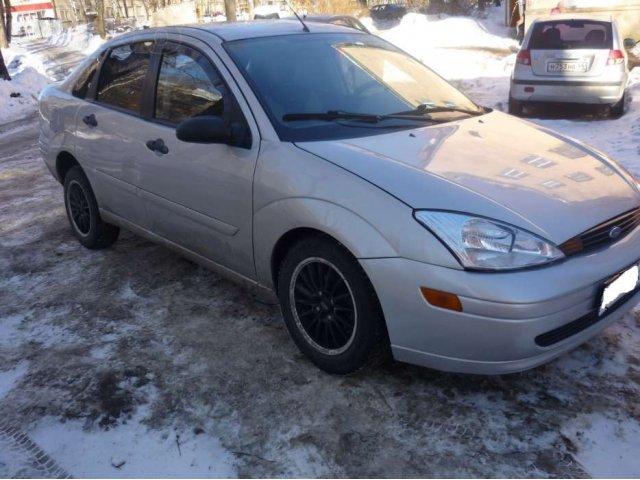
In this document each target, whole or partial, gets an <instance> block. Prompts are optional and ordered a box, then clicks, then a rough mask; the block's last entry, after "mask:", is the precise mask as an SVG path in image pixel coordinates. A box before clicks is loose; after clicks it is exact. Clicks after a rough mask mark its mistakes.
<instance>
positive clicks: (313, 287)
mask: <svg viewBox="0 0 640 480" xmlns="http://www.w3.org/2000/svg"><path fill="white" fill-rule="evenodd" d="M289 297H290V298H289V301H290V302H291V305H292V306H293V316H294V319H295V321H296V324H297V326H298V328H299V329H300V331H301V332H302V334H303V335H304V336H305V337H306V340H307V341H308V342H309V344H311V345H312V346H313V347H315V348H316V349H317V350H318V351H320V352H322V353H324V354H326V355H338V354H340V353H342V352H344V351H345V350H346V349H348V348H349V346H350V345H351V343H352V342H353V339H354V336H355V332H356V326H357V322H358V313H357V311H356V306H355V301H354V299H353V293H352V292H351V288H350V287H349V284H348V283H347V281H346V280H345V278H344V276H343V275H342V274H341V273H340V271H339V270H338V269H337V268H336V267H335V266H334V265H333V264H332V263H331V262H329V261H327V260H325V259H323V258H318V257H312V258H309V259H307V260H305V261H303V262H301V263H300V264H299V265H298V266H297V267H296V269H295V271H294V272H293V276H292V278H291V283H290V287H289Z"/></svg>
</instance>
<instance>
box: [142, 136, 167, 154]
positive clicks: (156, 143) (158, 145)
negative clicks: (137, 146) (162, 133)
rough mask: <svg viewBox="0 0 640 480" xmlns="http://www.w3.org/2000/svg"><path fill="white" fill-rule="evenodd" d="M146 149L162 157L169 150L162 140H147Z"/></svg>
mask: <svg viewBox="0 0 640 480" xmlns="http://www.w3.org/2000/svg"><path fill="white" fill-rule="evenodd" d="M147 148H148V149H149V150H151V151H152V152H158V153H161V154H162V155H166V154H167V153H169V148H168V147H167V146H166V145H165V144H164V140H162V139H161V138H158V139H157V140H149V141H148V142H147Z"/></svg>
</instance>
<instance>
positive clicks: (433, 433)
mask: <svg viewBox="0 0 640 480" xmlns="http://www.w3.org/2000/svg"><path fill="white" fill-rule="evenodd" d="M496 10H497V9H496ZM496 17H497V15H493V16H490V17H489V18H488V19H486V20H482V21H481V22H480V23H479V22H476V21H475V20H472V19H456V18H450V19H443V20H441V21H436V20H434V19H429V20H427V19H425V18H424V17H419V16H413V15H409V16H407V17H405V20H404V21H403V23H402V24H400V25H399V26H397V27H393V28H390V29H386V30H381V31H380V33H381V35H383V36H385V37H386V38H389V39H390V40H392V41H394V42H396V43H398V44H399V45H401V46H402V47H403V48H406V49H408V50H410V51H412V53H413V54H414V55H416V56H418V57H420V58H423V59H425V61H426V62H427V63H428V64H430V65H433V66H434V68H436V70H438V71H439V72H440V73H442V74H443V75H445V76H447V77H448V78H450V79H452V80H453V81H455V82H456V83H458V84H459V85H460V86H461V87H462V88H463V89H464V90H465V91H467V92H468V94H469V95H470V96H471V97H472V98H474V99H476V100H477V101H478V102H479V103H482V104H485V105H488V106H492V107H495V108H504V103H505V100H506V94H507V90H508V75H509V69H510V67H511V65H512V62H513V54H512V53H511V47H512V46H514V45H515V44H514V42H513V41H512V40H510V39H509V38H508V37H507V36H506V31H505V30H504V29H503V27H501V26H500V25H499V22H498V21H497V20H496ZM445 32H448V33H449V34H448V35H445ZM455 32H457V33H455ZM460 32H463V33H460ZM452 34H453V36H452ZM456 35H458V38H461V39H463V40H464V42H465V44H468V45H473V49H472V50H469V49H461V48H459V45H456V43H455V42H454V41H453V40H451V38H454V37H456ZM462 35H464V36H462ZM438 39H446V41H445V40H438ZM447 42H448V43H447ZM458 43H459V42H458ZM433 45H438V47H437V48H436V47H434V46H433ZM445 47H446V48H445ZM38 48H39V47H38ZM51 48H53V47H51ZM55 48H64V46H57V47H55ZM47 51H49V50H47ZM56 52H58V51H56ZM60 52H61V51H60ZM60 52H58V53H60ZM39 53H42V52H39ZM25 56H26V57H29V55H25ZM54 56H57V54H56V55H54ZM65 58H66V57H65ZM638 70H639V69H636V70H635V71H634V76H633V79H632V83H631V86H630V94H631V95H630V97H631V98H630V101H629V112H628V113H627V114H626V115H625V116H623V117H622V118H620V119H617V120H608V119H602V118H601V117H602V116H601V115H599V114H598V113H595V114H592V113H590V112H587V113H585V114H580V115H578V116H577V117H575V118H572V119H571V120H563V119H558V118H557V117H558V116H559V115H558V113H557V112H544V111H543V112H542V114H541V115H538V113H534V115H535V118H531V120H532V121H534V122H540V123H542V124H544V125H547V126H550V127H552V128H557V129H559V130H561V131H563V132H565V133H569V134H570V135H572V136H574V137H576V138H578V139H581V140H584V141H587V142H588V143H591V144H593V145H595V146H596V147H597V148H599V149H600V150H602V151H604V152H605V153H607V154H609V155H611V156H612V157H614V158H616V159H618V160H619V161H620V162H621V163H622V164H623V165H625V166H627V167H628V168H629V169H631V170H632V171H634V172H636V173H640V170H639V168H640V161H639V158H640V157H639V155H640V152H638V145H639V143H640V136H639V135H640V130H639V128H640V127H639V125H638V116H640V113H639V112H640V90H639V88H640V87H639V86H638V85H640V73H639V72H638ZM560 113H561V114H566V113H567V112H566V111H563V112H560ZM538 117H542V118H538ZM1 123H2V122H0V124H1ZM13 127H17V128H10V127H7V126H5V127H2V126H1V125H0V477H20V478H22V477H33V476H35V477H42V476H67V475H73V476H76V477H216V476H219V477H227V476H229V477H233V476H241V477H263V476H301V477H316V476H326V477H336V476H348V477H380V476H383V477H389V476H393V477H460V476H464V477H496V476H497V477H585V476H596V477H635V478H638V477H640V458H639V457H638V455H637V445H638V444H639V443H640V402H638V397H639V395H640V341H639V339H640V313H638V312H634V313H632V314H629V315H627V316H626V317H625V318H624V319H623V320H622V321H621V322H619V323H618V324H616V325H613V326H612V327H610V328H608V329H607V330H606V331H605V332H603V333H602V334H601V335H599V336H598V337H597V338H595V339H593V340H592V341H590V342H589V343H587V344H586V345H583V346H582V347H580V348H578V349H576V350H575V351H573V352H570V353H569V354H567V355H564V356H563V357H561V358H560V359H558V360H556V361H554V362H552V363H550V364H548V365H546V366H543V367H540V368H537V369H535V370H533V371H530V372H526V373H522V374H516V375H510V376H502V377H474V376H463V375H450V374H443V373H439V372H434V371H430V370H426V369H422V368H417V367H412V366H408V365H402V364H395V363H391V364H388V365H386V366H384V367H382V368H380V369H377V370H375V371H366V372H363V373H360V374H358V375H356V376H353V377H346V378H341V377H333V376H329V375H326V374H323V373H322V372H320V371H318V370H317V369H316V368H315V367H313V366H312V365H310V364H309V362H307V361H306V360H305V359H304V358H303V357H302V355H301V354H300V353H299V352H298V351H297V350H296V348H295V347H294V345H293V344H292V342H291V341H290V340H289V338H288V335H287V333H286V330H285V328H284V327H283V324H282V320H281V317H280V313H279V310H278V309H277V308H276V307H274V306H268V305H263V304H260V303H258V302H257V301H255V300H254V299H252V298H251V297H250V296H249V295H248V294H247V292H246V291H244V290H242V289H240V288H239V287H236V286H235V285H233V284H230V283H228V282H226V281H225V280H222V279H220V278H218V277H217V276H216V275H214V274H213V273H211V272H209V271H206V270H204V269H202V268H199V267H197V266H195V265H193V264H192V263H190V262H188V261H186V260H184V259H182V258H180V257H178V256H176V255H175V254H173V253H171V252H169V251H167V250H165V249H164V248H162V247H159V246H156V245H153V244H151V243H149V242H147V241H145V240H142V239H140V238H139V237H136V236H135V235H132V234H129V233H126V232H123V234H122V235H121V238H120V240H119V241H118V242H117V243H116V244H115V245H114V247H113V248H112V249H109V250H105V251H100V252H91V251H88V250H85V249H83V248H82V247H80V245H79V244H78V242H77V241H76V240H75V239H74V238H73V237H72V235H71V232H70V230H69V228H68V226H67V223H66V218H65V215H64V208H63V203H62V192H61V188H60V186H59V185H58V184H57V183H56V182H55V181H54V180H53V178H52V177H51V176H50V175H49V173H48V172H47V171H46V169H45V167H44V165H43V163H42V161H41V159H40V158H39V154H38V150H37V145H36V139H37V127H36V125H35V124H34V123H33V122H30V121H29V120H27V121H25V122H23V124H22V125H21V126H19V125H18V124H13ZM507 133H508V132H507Z"/></svg>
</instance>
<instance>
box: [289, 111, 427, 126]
mask: <svg viewBox="0 0 640 480" xmlns="http://www.w3.org/2000/svg"><path fill="white" fill-rule="evenodd" d="M389 119H399V120H416V121H419V122H425V121H427V122H434V120H433V119H431V118H429V117H425V116H423V115H411V114H410V113H408V114H404V113H401V114H400V113H399V114H395V113H394V114H390V115H375V114H373V113H354V112H343V111H342V110H329V111H328V112H305V113H285V114H284V115H283V116H282V121H283V122H295V121H299V120H326V121H327V122H332V121H334V120H354V121H356V122H365V123H378V122H381V121H383V120H389Z"/></svg>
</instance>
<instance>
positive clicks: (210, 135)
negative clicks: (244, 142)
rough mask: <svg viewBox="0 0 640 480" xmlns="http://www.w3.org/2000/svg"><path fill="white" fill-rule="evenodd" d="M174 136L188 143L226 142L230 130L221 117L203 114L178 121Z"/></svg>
mask: <svg viewBox="0 0 640 480" xmlns="http://www.w3.org/2000/svg"><path fill="white" fill-rule="evenodd" d="M176 137H178V140H182V141H183V142H188V143H228V142H229V141H231V131H230V130H229V127H227V125H226V123H225V121H224V119H223V118H222V117H215V116H212V115H203V116H201V117H193V118H187V119H186V120H184V121H183V122H182V123H180V124H179V125H178V126H177V127H176Z"/></svg>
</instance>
